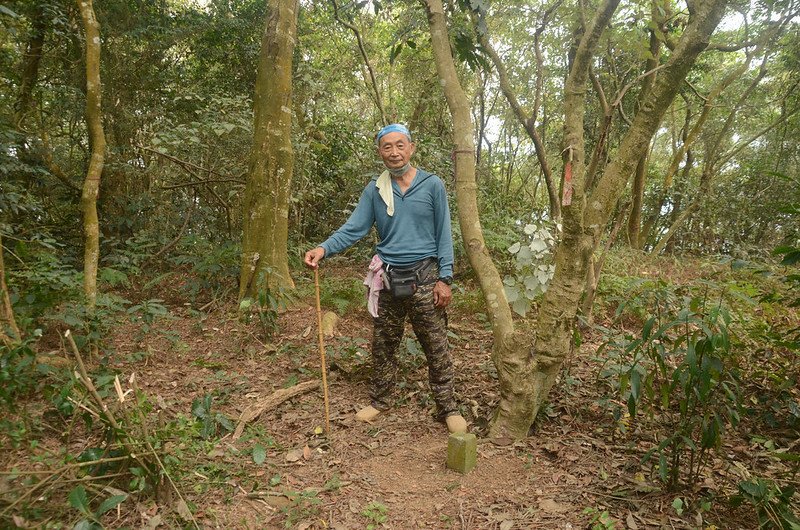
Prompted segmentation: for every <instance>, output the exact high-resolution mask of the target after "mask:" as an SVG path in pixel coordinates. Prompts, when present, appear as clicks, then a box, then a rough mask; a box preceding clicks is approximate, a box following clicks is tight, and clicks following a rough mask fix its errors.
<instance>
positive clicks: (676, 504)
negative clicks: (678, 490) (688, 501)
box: [672, 497, 683, 515]
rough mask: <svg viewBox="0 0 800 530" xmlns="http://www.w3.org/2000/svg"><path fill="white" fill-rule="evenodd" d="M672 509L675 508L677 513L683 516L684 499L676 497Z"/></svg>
mask: <svg viewBox="0 0 800 530" xmlns="http://www.w3.org/2000/svg"><path fill="white" fill-rule="evenodd" d="M672 507H673V508H675V513H677V514H678V515H683V499H681V498H680V497H675V500H674V501H672Z"/></svg>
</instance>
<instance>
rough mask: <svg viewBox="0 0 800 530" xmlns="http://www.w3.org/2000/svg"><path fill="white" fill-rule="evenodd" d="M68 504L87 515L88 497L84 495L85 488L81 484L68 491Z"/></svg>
mask: <svg viewBox="0 0 800 530" xmlns="http://www.w3.org/2000/svg"><path fill="white" fill-rule="evenodd" d="M69 505H70V506H72V507H73V508H75V509H76V510H78V511H79V512H81V513H83V514H86V515H89V514H91V512H90V511H89V499H88V498H87V497H86V490H85V489H83V486H76V487H75V488H73V490H72V491H70V492H69Z"/></svg>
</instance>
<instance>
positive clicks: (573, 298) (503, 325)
mask: <svg viewBox="0 0 800 530" xmlns="http://www.w3.org/2000/svg"><path fill="white" fill-rule="evenodd" d="M618 3H619V0H606V1H605V2H604V3H603V4H602V5H601V6H600V7H599V8H598V9H597V11H596V12H595V14H594V16H593V17H592V19H591V21H590V22H589V24H588V25H587V27H586V28H585V31H583V33H582V34H581V35H580V37H579V42H578V45H577V47H576V49H575V54H574V57H573V60H572V63H571V68H570V72H569V75H568V78H567V81H566V85H565V101H564V108H565V125H564V141H563V147H564V151H563V157H564V168H565V172H568V173H569V174H570V176H571V178H570V179H568V181H567V180H566V179H565V185H564V198H563V200H562V218H563V223H564V235H563V239H562V241H561V242H560V244H559V245H558V247H557V249H556V252H555V263H556V271H555V275H554V277H553V280H552V282H551V284H550V288H549V289H548V291H547V293H546V294H545V296H544V299H543V300H542V304H541V306H540V309H539V314H538V322H537V326H536V333H535V337H530V336H526V335H525V334H523V333H522V332H520V331H518V330H515V329H514V325H513V322H512V320H511V313H510V310H509V309H508V304H507V301H506V297H505V294H504V292H503V286H502V281H501V279H500V276H499V274H498V273H497V269H496V268H495V266H494V263H493V262H492V260H491V258H490V257H489V255H488V252H487V250H486V248H485V245H484V242H483V236H482V231H481V226H480V220H479V217H478V211H477V207H476V206H475V204H474V198H475V165H474V152H473V150H474V145H473V140H472V138H473V127H472V122H471V119H470V115H469V112H468V110H467V109H468V106H467V105H468V101H467V98H466V95H465V94H464V92H463V89H462V88H461V86H460V85H459V83H458V78H457V76H456V70H455V66H454V64H453V57H452V54H451V51H450V43H449V39H448V37H447V27H446V21H445V17H444V13H443V9H442V4H441V0H425V6H426V8H427V12H428V21H429V24H430V29H431V41H432V45H433V51H434V60H435V61H436V66H437V71H438V74H439V77H440V79H441V82H442V87H443V89H444V92H445V97H446V99H447V103H448V106H449V108H450V112H451V114H452V116H453V129H454V139H455V140H454V141H455V144H456V146H455V147H456V149H455V152H456V196H457V199H458V203H459V223H460V225H461V230H462V234H463V237H464V243H465V247H466V249H467V253H468V256H469V259H470V263H471V264H472V266H473V268H474V269H475V273H476V275H477V276H478V280H479V282H480V285H481V289H482V290H483V293H484V297H485V299H486V303H487V306H488V308H489V314H490V318H491V322H492V327H493V331H494V338H495V345H494V351H493V358H494V362H495V364H496V366H497V369H498V374H499V379H500V403H499V405H498V408H497V410H496V413H495V417H494V419H493V421H492V424H491V427H490V434H491V435H492V436H494V437H511V438H521V437H524V436H526V435H527V434H528V431H529V429H530V426H531V424H532V423H533V420H534V419H535V418H536V415H537V414H538V412H539V409H540V408H541V406H542V405H543V403H544V401H545V399H546V398H547V395H548V393H549V392H550V389H551V388H552V386H553V383H554V382H555V379H556V375H557V374H558V370H559V368H560V366H561V364H562V363H563V361H564V359H565V358H566V356H567V354H568V353H569V351H570V346H571V343H572V337H573V332H574V326H575V315H576V313H577V308H578V305H579V303H580V298H581V295H582V293H583V287H584V282H585V278H586V273H587V270H588V266H589V263H590V258H591V255H592V252H593V249H594V248H596V246H597V244H598V242H599V240H600V237H601V235H602V233H603V230H604V228H605V226H606V224H607V222H608V219H609V216H610V215H611V213H612V210H613V208H614V205H615V204H616V202H617V200H618V198H619V196H620V194H621V193H622V191H623V189H624V188H625V186H626V184H627V182H628V179H629V177H630V175H632V174H633V171H634V169H635V166H636V164H637V162H638V161H639V160H640V159H641V158H642V156H644V154H645V152H646V150H647V148H648V145H649V142H650V140H651V139H652V137H653V134H655V131H656V129H657V128H658V125H659V124H660V122H661V119H662V117H663V115H664V113H665V112H666V110H667V108H668V107H669V105H670V104H671V102H672V100H673V98H674V97H675V94H676V93H677V91H678V89H679V87H680V85H681V83H682V82H683V80H684V78H685V77H686V74H687V73H688V71H689V69H690V68H691V66H692V65H693V64H694V62H695V60H696V58H697V56H698V54H699V53H700V52H701V51H702V50H703V49H705V47H706V46H707V44H708V39H709V37H710V35H711V33H712V32H713V31H714V29H715V28H716V26H717V24H718V23H719V20H720V19H721V18H722V14H723V12H724V7H725V1H724V0H708V1H706V2H698V3H696V4H692V5H691V9H690V12H691V16H690V22H689V24H688V26H687V27H686V30H685V31H684V34H683V36H682V37H681V40H680V41H679V43H678V44H677V46H676V47H675V49H674V51H673V53H672V56H671V57H670V59H669V60H668V62H667V63H666V64H665V66H664V68H663V69H662V70H661V73H660V75H659V76H658V78H657V79H656V80H655V81H654V83H653V86H652V89H651V91H650V94H649V97H648V98H647V100H646V101H644V102H643V103H642V106H641V108H640V109H639V112H638V113H637V115H636V116H635V118H634V120H633V123H632V124H631V127H630V128H629V130H628V131H627V133H626V134H625V136H624V138H623V140H622V143H621V145H620V147H619V150H618V153H619V154H618V156H617V157H616V158H615V159H614V160H613V161H612V162H611V163H610V164H609V165H608V166H606V168H605V169H604V171H603V173H602V175H601V176H600V177H599V179H597V180H596V183H595V186H594V188H593V190H592V192H591V194H589V195H587V193H586V192H585V179H586V174H585V169H586V168H585V166H586V164H585V140H584V136H583V133H584V114H585V95H586V92H587V89H586V87H587V84H588V79H589V69H590V66H591V62H592V60H593V56H594V53H595V50H596V47H597V44H598V42H600V37H601V35H602V33H603V31H604V29H605V27H606V26H607V25H608V22H609V21H610V19H611V17H612V15H613V14H614V11H615V10H616V7H617V4H618ZM531 341H533V346H532V347H528V346H527V345H528V344H530V343H531Z"/></svg>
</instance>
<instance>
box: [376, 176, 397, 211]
mask: <svg viewBox="0 0 800 530" xmlns="http://www.w3.org/2000/svg"><path fill="white" fill-rule="evenodd" d="M375 187H376V188H378V195H380V196H381V199H383V202H385V203H386V215H388V216H389V217H392V216H393V215H394V190H393V189H392V176H391V175H390V174H389V172H388V171H384V172H383V173H381V176H380V177H378V180H377V181H376V182H375Z"/></svg>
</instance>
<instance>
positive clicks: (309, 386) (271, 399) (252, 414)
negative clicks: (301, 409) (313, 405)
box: [231, 381, 319, 442]
mask: <svg viewBox="0 0 800 530" xmlns="http://www.w3.org/2000/svg"><path fill="white" fill-rule="evenodd" d="M317 388H319V381H306V382H305V383H299V384H297V385H295V386H292V387H289V388H281V389H280V390H276V391H275V392H273V393H272V394H270V395H269V396H267V397H266V398H264V399H262V400H261V401H259V402H258V403H256V404H254V405H251V406H249V407H247V408H246V409H245V410H244V411H242V414H241V415H240V416H239V423H238V424H237V425H236V430H234V431H233V436H231V440H232V441H234V442H235V441H236V440H238V439H239V437H240V436H241V435H242V433H243V432H244V428H245V427H246V426H247V424H248V423H250V422H251V421H253V420H255V419H256V418H258V417H259V416H261V414H263V413H264V412H266V411H268V410H271V409H273V408H275V407H277V406H278V405H280V404H281V403H283V402H284V401H287V400H289V399H292V398H293V397H295V396H299V395H300V394H305V393H306V392H310V391H312V390H315V389H317Z"/></svg>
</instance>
